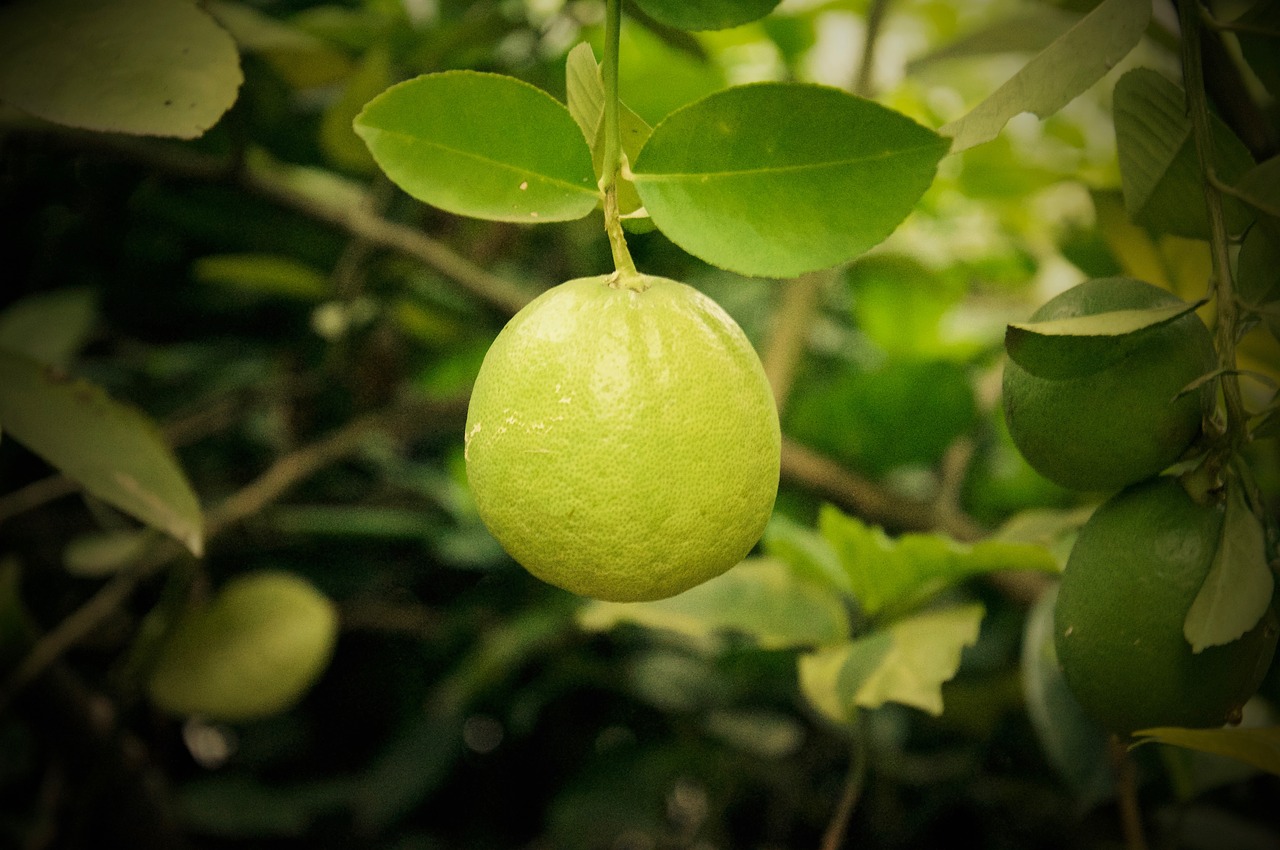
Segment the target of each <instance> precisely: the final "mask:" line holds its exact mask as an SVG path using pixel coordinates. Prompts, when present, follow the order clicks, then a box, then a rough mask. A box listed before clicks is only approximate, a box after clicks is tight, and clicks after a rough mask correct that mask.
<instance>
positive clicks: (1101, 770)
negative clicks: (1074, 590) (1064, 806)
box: [1020, 584, 1115, 800]
mask: <svg viewBox="0 0 1280 850" xmlns="http://www.w3.org/2000/svg"><path fill="white" fill-rule="evenodd" d="M1057 599H1058V588H1057V585H1056V584H1055V585H1053V586H1051V587H1050V588H1049V589H1048V590H1046V591H1045V592H1044V593H1043V594H1041V596H1040V598H1039V599H1038V600H1037V601H1036V604H1035V605H1034V606H1033V607H1032V609H1031V611H1030V613H1029V614H1028V615H1027V619H1026V624H1025V626H1024V629H1023V639H1022V657H1021V659H1020V664H1021V672H1022V688H1023V693H1024V695H1025V698H1026V706H1027V717H1028V718H1029V719H1030V721H1031V726H1032V728H1033V729H1034V730H1035V733H1036V737H1037V738H1038V739H1039V741H1040V746H1041V748H1043V750H1044V753H1045V756H1046V757H1047V758H1048V760H1049V763H1050V764H1052V765H1053V767H1054V769H1055V770H1057V771H1058V774H1059V775H1060V776H1061V777H1062V778H1063V780H1065V782H1066V783H1067V784H1068V785H1069V786H1070V787H1071V789H1072V790H1073V791H1074V792H1075V793H1076V794H1077V795H1079V796H1080V797H1082V798H1083V799H1085V800H1098V799H1101V798H1103V797H1105V796H1106V795H1107V794H1108V793H1110V791H1111V789H1112V788H1113V787H1114V784H1115V783H1114V780H1113V778H1112V771H1111V761H1110V758H1109V757H1108V751H1107V733H1106V731H1105V730H1104V729H1103V728H1102V727H1101V726H1099V725H1098V724H1097V723H1096V722H1094V721H1093V720H1092V719H1090V718H1089V716H1088V715H1086V714H1085V712H1084V709H1082V708H1081V707H1080V703H1079V702H1078V701H1077V700H1076V698H1075V695H1074V694H1072V692H1071V688H1070V686H1069V685H1067V680H1066V677H1064V676H1063V674H1062V667H1061V666H1060V665H1059V663H1058V653H1057V650H1056V649H1055V647H1054V642H1053V610H1054V605H1055V603H1056V602H1057Z"/></svg>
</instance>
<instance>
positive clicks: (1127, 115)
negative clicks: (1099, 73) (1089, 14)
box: [1112, 68, 1253, 239]
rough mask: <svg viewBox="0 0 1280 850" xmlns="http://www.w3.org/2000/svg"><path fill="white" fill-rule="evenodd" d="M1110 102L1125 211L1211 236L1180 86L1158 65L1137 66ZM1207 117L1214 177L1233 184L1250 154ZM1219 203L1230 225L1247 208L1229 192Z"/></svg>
mask: <svg viewBox="0 0 1280 850" xmlns="http://www.w3.org/2000/svg"><path fill="white" fill-rule="evenodd" d="M1112 109H1113V111H1114V113H1115V125H1116V149H1117V154H1118V155H1119V158H1120V176H1121V178H1122V181H1123V188H1124V205H1125V208H1126V209H1127V210H1128V211H1129V215H1130V216H1131V217H1132V218H1133V220H1134V221H1136V222H1137V223H1139V224H1142V225H1145V226H1147V227H1149V228H1151V229H1152V230H1156V231H1159V232H1162V233H1172V234H1175V235H1177V236H1186V237H1190V238H1192V239H1206V238H1208V236H1209V220H1208V213H1207V212H1206V208H1205V200H1204V180H1203V177H1202V175H1201V173H1200V160H1199V157H1198V155H1197V153H1196V145H1195V140H1194V139H1193V138H1192V132H1191V119H1190V117H1189V116H1188V115H1187V108H1186V95H1185V94H1184V93H1183V91H1182V89H1181V88H1179V87H1178V86H1177V85H1175V84H1174V83H1172V82H1170V81H1169V80H1168V79H1166V78H1165V77H1164V76H1162V75H1161V74H1159V73H1157V72H1156V71H1153V70H1151V69H1149V68H1135V69H1134V70H1132V71H1129V72H1128V73H1127V74H1125V75H1124V76H1123V77H1121V78H1120V80H1119V82H1117V83H1116V88H1115V94H1114V99H1113V102H1112ZM1210 122H1211V129H1212V139H1213V150H1214V159H1213V165H1214V170H1215V171H1216V173H1217V177H1218V179H1219V180H1221V181H1222V182H1225V183H1229V184H1234V183H1235V182H1236V181H1238V180H1239V179H1240V178H1241V177H1242V176H1243V175H1244V173H1245V172H1246V171H1248V170H1249V169H1250V168H1252V167H1253V158H1252V157H1251V156H1250V155H1249V151H1248V149H1247V148H1245V146H1244V143H1243V142H1241V141H1240V140H1239V139H1238V138H1237V137H1236V135H1235V133H1233V132H1232V131H1231V129H1230V128H1229V127H1227V125H1226V124H1224V123H1222V121H1221V120H1220V119H1218V118H1217V117H1216V116H1210ZM1222 205H1223V213H1224V214H1225V215H1226V219H1227V227H1228V229H1229V230H1230V231H1231V232H1233V233H1239V232H1240V231H1242V230H1243V229H1244V228H1245V227H1246V226H1247V225H1248V223H1249V220H1250V215H1249V212H1248V210H1247V209H1246V208H1245V207H1244V205H1243V204H1241V203H1240V201H1238V200H1237V199H1235V198H1233V197H1230V196H1224V197H1223V199H1222Z"/></svg>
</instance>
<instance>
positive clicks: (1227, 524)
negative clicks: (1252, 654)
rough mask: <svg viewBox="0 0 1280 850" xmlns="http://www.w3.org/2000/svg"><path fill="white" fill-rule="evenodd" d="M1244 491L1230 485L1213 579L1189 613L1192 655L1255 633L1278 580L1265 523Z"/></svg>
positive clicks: (1207, 581)
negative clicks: (1269, 562)
mask: <svg viewBox="0 0 1280 850" xmlns="http://www.w3.org/2000/svg"><path fill="white" fill-rule="evenodd" d="M1242 490H1243V487H1241V486H1240V484H1239V482H1238V481H1236V480H1235V479H1232V480H1230V481H1228V482H1227V507H1226V513H1225V515H1224V516H1223V519H1222V531H1221V532H1220V536H1219V538H1218V548H1217V550H1216V551H1215V552H1214V555H1213V563H1212V565H1211V566H1210V567H1209V574H1208V575H1206V576H1205V579H1204V584H1203V585H1201V587H1200V592H1199V593H1198V594H1196V598H1195V601H1193V602H1192V603H1191V608H1190V609H1189V610H1188V611H1187V618H1186V620H1185V621H1184V622H1183V626H1182V633H1183V635H1185V636H1186V639H1187V642H1188V643H1190V644H1191V650H1192V652H1201V651H1203V650H1204V649H1206V648H1208V647H1210V646H1220V645H1222V644H1226V643H1231V642H1232V641H1233V640H1236V639H1237V638H1239V637H1240V636H1241V635H1243V634H1244V633H1245V632H1247V631H1249V630H1250V629H1252V628H1253V627H1254V626H1255V625H1257V624H1258V621H1259V620H1261V619H1262V616H1263V614H1265V613H1266V611H1267V608H1268V606H1270V604H1271V595H1272V592H1273V591H1274V590H1275V580H1274V579H1273V578H1272V576H1271V569H1270V568H1269V567H1268V566H1267V551H1266V538H1265V535H1264V532H1263V529H1262V522H1261V521H1260V520H1259V519H1258V517H1257V516H1255V515H1254V513H1253V511H1251V510H1250V509H1249V505H1248V503H1246V502H1245V498H1244V493H1243V492H1242Z"/></svg>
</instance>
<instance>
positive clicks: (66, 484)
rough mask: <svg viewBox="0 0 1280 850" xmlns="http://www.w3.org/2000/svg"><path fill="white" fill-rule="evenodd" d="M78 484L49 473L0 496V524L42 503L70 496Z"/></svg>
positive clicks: (78, 487) (59, 475) (64, 477)
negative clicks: (45, 476)
mask: <svg viewBox="0 0 1280 850" xmlns="http://www.w3.org/2000/svg"><path fill="white" fill-rule="evenodd" d="M79 489H80V485H79V484H77V483H76V482H75V481H72V480H71V479H70V478H68V477H67V476H65V475H61V474H57V475H50V476H48V477H47V478H41V479H39V480H37V481H32V482H31V483H30V484H28V485H26V486H25V487H20V488H19V489H17V490H14V491H13V492H12V493H5V494H4V495H3V496H0V525H3V524H4V523H5V522H7V521H8V520H11V519H13V518H14V517H16V516H19V515H21V514H24V513H26V512H27V511H30V510H34V509H35V508H38V507H40V506H41V505H43V504H46V503H48V502H52V501H53V500H55V499H61V498H62V497H63V496H70V495H71V494H72V493H75V492H76V491H77V490H79Z"/></svg>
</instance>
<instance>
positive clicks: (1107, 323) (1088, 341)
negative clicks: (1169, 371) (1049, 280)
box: [1004, 299, 1205, 379]
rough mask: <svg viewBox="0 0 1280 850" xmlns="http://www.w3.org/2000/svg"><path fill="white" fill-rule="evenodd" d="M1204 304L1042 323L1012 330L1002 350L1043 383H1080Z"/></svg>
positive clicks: (1173, 305)
mask: <svg viewBox="0 0 1280 850" xmlns="http://www.w3.org/2000/svg"><path fill="white" fill-rule="evenodd" d="M1204 303H1205V299H1201V300H1200V301H1197V302H1196V303H1194V304H1187V303H1179V304H1170V305H1168V306H1167V307H1155V308H1152V309H1149V310H1113V311H1111V312H1107V313H1095V314H1093V315H1090V316H1071V317H1070V318H1066V319H1050V320H1048V321H1044V322H1023V323H1019V324H1011V325H1009V326H1008V329H1007V330H1006V331H1005V337H1004V346H1005V350H1006V351H1007V352H1008V353H1009V358H1010V359H1011V360H1013V361H1014V362H1015V363H1017V364H1018V365H1019V366H1021V367H1022V368H1023V369H1026V370H1027V371H1028V372H1030V373H1031V374H1033V375H1037V376H1039V377H1042V378H1054V379H1060V378H1078V377H1082V376H1084V375H1091V374H1093V373H1094V372H1097V371H1099V370H1101V369H1104V368H1106V367H1107V366H1109V365H1110V364H1112V363H1115V362H1116V361H1117V360H1120V359H1121V358H1123V357H1124V356H1125V355H1126V354H1128V353H1129V352H1131V351H1132V350H1133V348H1134V346H1135V345H1138V344H1140V343H1141V342H1142V338H1143V336H1144V334H1145V332H1147V331H1151V330H1154V329H1156V328H1159V327H1162V326H1164V325H1167V324H1169V323H1170V322H1172V321H1175V320H1177V319H1180V318H1182V317H1183V316H1185V315H1187V314H1188V313H1191V312H1193V311H1195V310H1196V309H1197V308H1199V307H1200V306H1201V305H1203V304H1204Z"/></svg>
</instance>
